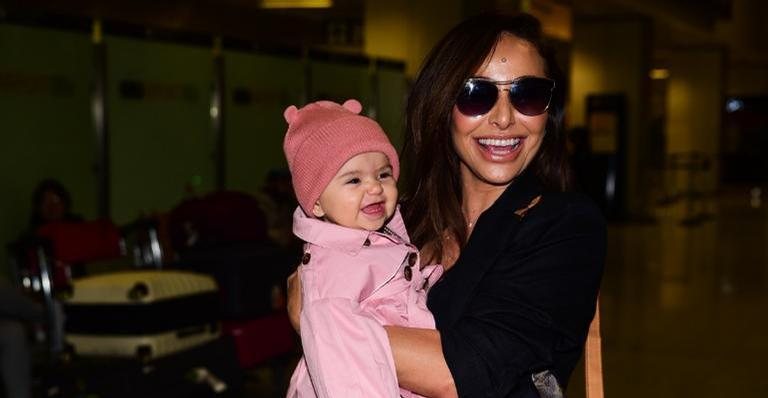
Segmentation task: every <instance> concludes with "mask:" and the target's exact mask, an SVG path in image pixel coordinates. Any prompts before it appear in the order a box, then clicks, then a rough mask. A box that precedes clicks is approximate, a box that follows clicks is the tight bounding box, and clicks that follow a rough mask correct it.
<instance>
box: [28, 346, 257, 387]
mask: <svg viewBox="0 0 768 398" xmlns="http://www.w3.org/2000/svg"><path fill="white" fill-rule="evenodd" d="M47 373H48V374H49V377H48V378H47V379H46V380H44V382H43V386H42V387H43V389H44V390H45V395H42V393H43V392H42V391H40V392H41V394H40V396H48V397H60V398H68V397H73V398H74V397H98V398H122V397H126V398H128V397H130V398H182V397H183V398H193V397H195V398H196V397H200V398H203V397H210V398H213V397H232V398H234V397H242V396H243V387H244V373H243V371H242V370H241V369H240V367H239V366H238V364H237V358H236V355H235V348H234V345H233V342H232V339H230V338H229V337H227V336H224V337H221V338H218V339H215V340H213V341H210V342H208V343H205V344H203V345H199V346H197V347H193V348H191V349H189V350H186V351H182V352H179V353H176V354H172V355H167V356H164V357H162V358H158V359H156V360H152V361H149V362H143V361H138V360H136V359H134V358H109V357H79V356H73V357H72V358H71V360H70V361H68V362H66V363H64V364H61V365H60V366H58V368H56V369H50V370H49V372H47ZM52 392H53V393H54V394H52ZM36 396H37V395H36Z"/></svg>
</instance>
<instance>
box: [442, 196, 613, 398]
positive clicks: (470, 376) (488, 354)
mask: <svg viewBox="0 0 768 398" xmlns="http://www.w3.org/2000/svg"><path fill="white" fill-rule="evenodd" d="M546 199H547V198H546V197H545V201H544V202H547V201H548V200H546ZM549 202H550V203H549V204H550V205H552V204H553V203H552V202H554V204H555V205H558V203H557V202H558V201H557V200H554V201H551V200H549ZM537 207H538V206H537ZM537 207H535V208H533V209H531V211H529V213H528V214H527V215H526V216H525V219H523V221H521V226H520V229H519V230H518V231H517V233H516V237H515V238H513V239H511V241H510V242H508V243H507V247H505V248H503V249H502V250H501V253H500V255H499V257H498V258H497V259H496V261H495V262H494V265H493V266H492V267H491V268H490V269H489V270H488V272H487V274H486V275H484V276H483V279H482V280H481V282H480V283H479V285H478V288H477V290H476V291H475V293H474V296H473V297H472V298H470V300H469V302H468V305H467V308H466V310H465V311H464V312H463V313H462V315H461V316H460V317H459V318H458V320H457V321H456V322H454V323H453V324H451V325H447V327H445V328H441V330H440V333H441V338H442V345H443V353H444V355H445V358H446V362H447V363H448V366H449V368H450V369H451V373H452V375H453V377H454V380H455V382H456V386H457V389H458V391H459V395H460V396H462V397H507V396H511V395H516V394H515V393H513V392H514V391H518V390H521V389H524V388H526V387H525V386H522V385H521V384H522V383H529V380H530V376H531V374H532V373H533V372H537V371H541V370H545V369H546V370H550V371H552V372H553V373H554V374H555V376H556V377H557V378H558V380H559V381H560V384H561V385H565V384H566V383H567V381H568V377H569V375H570V372H571V371H572V370H573V366H574V365H575V363H576V361H577V360H578V358H579V355H580V354H581V350H582V348H583V343H584V341H585V339H586V334H587V330H588V328H589V323H590V321H591V319H592V317H593V315H594V310H595V302H596V299H597V293H598V289H599V285H600V278H601V275H602V269H603V264H604V256H605V223H604V220H603V218H602V215H601V214H600V213H599V211H598V210H597V209H596V208H595V207H594V205H592V204H591V202H589V201H588V200H586V199H584V200H581V201H578V200H577V201H567V202H566V203H564V204H562V206H559V205H558V206H543V205H542V206H540V207H541V208H537ZM563 362H567V363H566V364H564V363H563Z"/></svg>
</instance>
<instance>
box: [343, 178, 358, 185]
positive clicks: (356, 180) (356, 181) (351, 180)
mask: <svg viewBox="0 0 768 398" xmlns="http://www.w3.org/2000/svg"><path fill="white" fill-rule="evenodd" d="M346 183H347V184H359V183H360V179H359V178H357V177H355V178H350V179H349V180H347V182H346Z"/></svg>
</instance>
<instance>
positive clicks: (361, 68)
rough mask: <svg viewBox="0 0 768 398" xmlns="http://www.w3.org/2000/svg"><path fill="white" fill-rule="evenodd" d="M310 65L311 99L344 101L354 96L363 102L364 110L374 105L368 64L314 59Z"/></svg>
mask: <svg viewBox="0 0 768 398" xmlns="http://www.w3.org/2000/svg"><path fill="white" fill-rule="evenodd" d="M310 65H311V67H310V70H311V72H310V73H311V81H310V100H316V99H330V100H332V101H336V102H343V101H345V100H347V99H349V98H354V99H357V100H358V101H360V103H362V104H363V112H367V111H368V110H369V109H370V107H371V106H373V105H374V103H373V100H374V98H373V90H372V84H371V83H372V80H371V76H372V75H371V73H370V72H369V70H370V68H369V67H368V65H364V64H359V63H352V62H349V63H344V62H333V61H319V60H312V61H311V63H310Z"/></svg>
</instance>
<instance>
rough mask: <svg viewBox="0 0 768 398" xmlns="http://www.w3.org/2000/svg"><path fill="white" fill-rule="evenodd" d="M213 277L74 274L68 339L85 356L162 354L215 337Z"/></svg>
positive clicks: (68, 304)
mask: <svg viewBox="0 0 768 398" xmlns="http://www.w3.org/2000/svg"><path fill="white" fill-rule="evenodd" d="M217 309H218V297H217V287H216V283H215V281H214V280H213V278H211V277H209V276H206V275H201V274H196V273H191V272H180V271H125V272H114V273H107V274H101V275H96V276H90V277H85V278H80V279H75V280H74V281H73V284H72V292H71V295H70V296H69V297H67V298H66V299H65V304H64V314H65V317H66V321H65V331H66V336H65V340H66V342H67V343H68V344H69V345H70V347H71V349H72V351H73V352H74V353H75V354H78V355H82V356H110V357H137V358H139V359H141V360H143V361H149V360H152V359H156V358H160V357H164V356H167V355H170V354H173V353H176V352H180V351H184V350H186V349H189V348H192V347H195V346H199V345H201V344H204V343H206V342H209V341H211V340H214V339H216V338H217V337H218V336H219V334H220V330H219V329H220V328H219V324H218V311H217Z"/></svg>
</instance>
